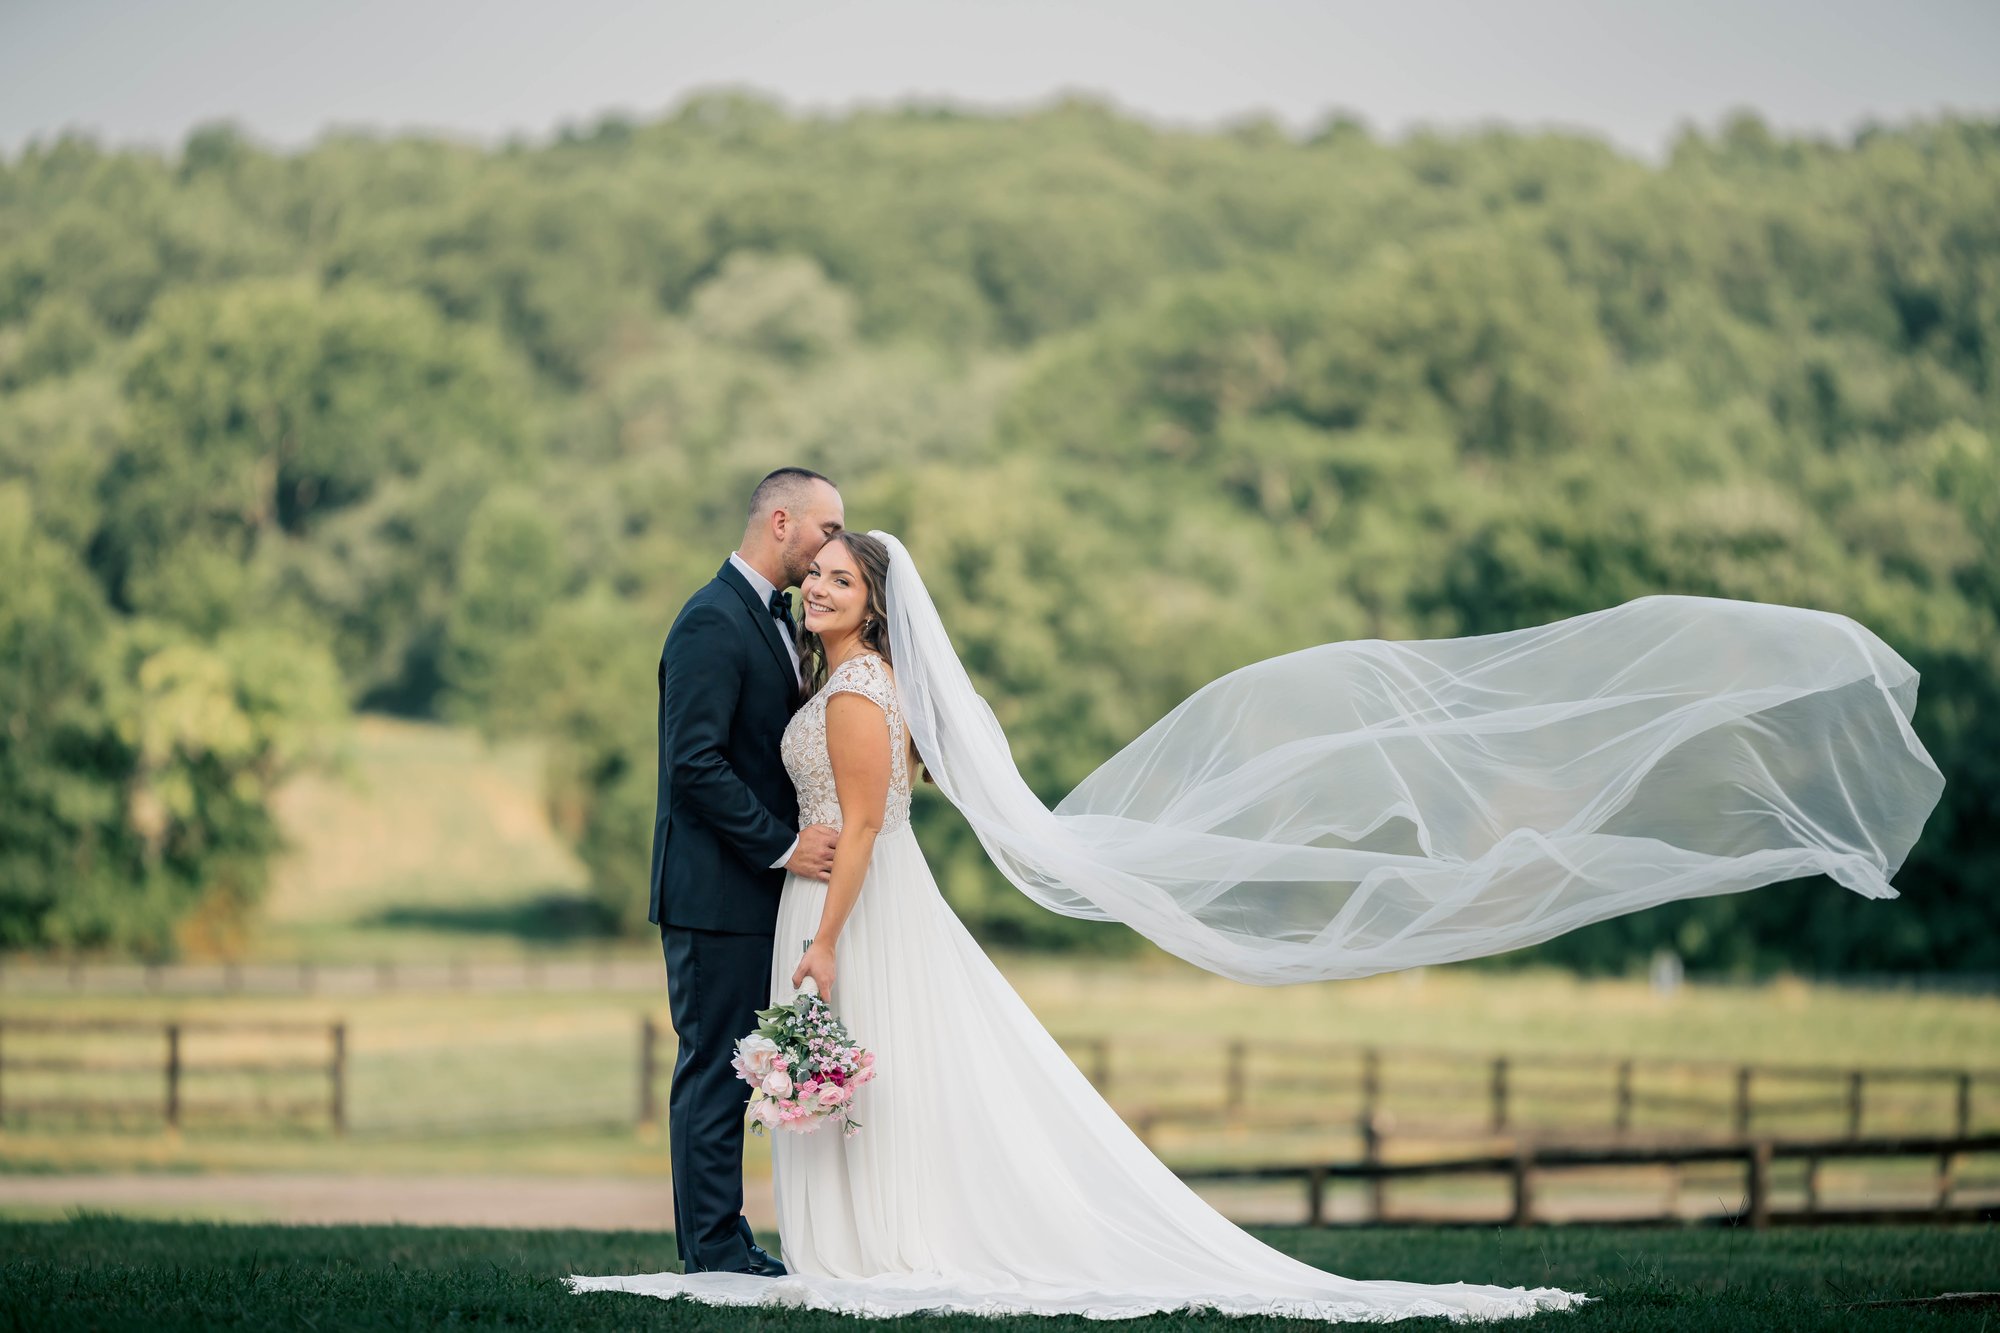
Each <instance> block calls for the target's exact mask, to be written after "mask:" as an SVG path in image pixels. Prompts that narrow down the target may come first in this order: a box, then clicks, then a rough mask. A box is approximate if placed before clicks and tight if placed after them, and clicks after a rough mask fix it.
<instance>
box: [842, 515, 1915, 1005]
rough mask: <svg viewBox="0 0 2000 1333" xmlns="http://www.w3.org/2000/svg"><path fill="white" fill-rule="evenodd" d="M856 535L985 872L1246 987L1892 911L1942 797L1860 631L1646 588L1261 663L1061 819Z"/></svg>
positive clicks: (1104, 771) (1760, 606)
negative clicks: (1746, 897) (1792, 884)
mask: <svg viewBox="0 0 2000 1333" xmlns="http://www.w3.org/2000/svg"><path fill="white" fill-rule="evenodd" d="M871 535H873V536H875V537H878V538H880V539H881V540H882V541H883V542H884V543H886V544H887V546H888V548H889V552H890V564H889V584H888V589H887V593H888V599H887V600H888V617H889V639H890V649H891V653H892V655H893V658H894V661H895V668H896V678H897V688H898V691H899V693H900V696H901V699H902V703H903V707H904V711H905V713H906V715H907V717H908V720H909V725H910V732H911V736H912V738H913V739H914V740H915V742H916V745H917V748H918V750H919V751H920V752H921V753H922V755H923V757H924V761H925V765H926V767H927V768H928V769H929V771H930V773H931V775H932V777H933V778H934V779H935V780H936V782H937V785H938V787H939V789H940V790H941V791H943V793H944V794H945V796H946V797H947V798H949V799H950V800H951V802H952V804H954V805H955V806H957V807H958V809H959V811H960V812H961V813H962V814H963V815H964V816H965V818H966V820H967V821H968V822H969V823H970V824H971V826H972V828H973V830H974V832H975V833H976V834H977V835H978V837H979V840H980V842H981V843H982V844H983V845H984V846H985V848H986V851H987V853H988V854H989V855H990V856H991V857H992V859H993V862H994V864H995V865H996V866H997V867H998V868H999V869H1000V871H1001V873H1002V874H1004V875H1005V876H1006V877H1007V878H1008V879H1009V880H1011V881H1012V882H1013V883H1014V884H1015V885H1016V886H1017V887H1018V888H1019V889H1020V890H1021V891H1022V892H1023V893H1026V894H1027V895H1028V896H1029V897H1030V898H1033V899H1034V900H1035V901H1036V902H1038V903H1040V904H1041V905H1042V906H1044V907H1046V908H1048V909H1049V910H1051V911H1054V912H1060V913H1062V914H1064V915H1067V916H1073V917H1082V918H1087V919H1091V920H1109V921H1120V922H1123V923H1124V924H1125V925H1127V926H1129V927H1131V928H1132V929H1134V930H1136V931H1138V932H1139V933H1140V934H1142V935H1144V936H1146V937H1147V938H1148V939H1151V940H1152V941H1154V942H1155V943H1157V944H1158V945H1160V946H1161V947H1162V948H1164V949H1166V950H1168V951H1169V952H1172V953H1174V954H1177V955H1179V956H1180V957H1182V958H1185V959H1187V960H1188V961H1190V962H1193V963H1196V964H1198V965H1200V966H1202V967H1204V968H1207V969H1209V970H1211V971H1214V972H1219V973H1221V974H1223V975H1225V976H1230V977H1234V978H1236V979H1237V980H1239V981H1245V982H1251V983H1255V984H1260V985H1279V984H1284V983H1288V982H1300V981H1317V980H1325V979H1330V978H1337V977H1360V976H1367V975H1370V974H1372V973H1377V972H1389V971H1394V970H1397V969H1401V968H1409V967H1416V966H1420V965H1423V964H1430V963H1446V962H1452V961H1454V960H1457V959H1462V958H1473V957H1478V956H1480V955H1484V954H1494V953H1500V952H1503V951H1505V950H1508V949H1516V948H1520V947H1521V946H1523V945H1528V944H1533V943H1536V942H1537V941H1540V940H1545V939H1548V938H1550V937H1551V936H1554V935H1559V934H1561V933H1563V932H1564V931H1568V930H1573V929H1575V928H1577V927H1578V926H1582V925H1586V924H1588V923H1590V922H1593V921H1601V920H1603V919H1605V918H1607V917H1612V916H1617V915H1620V914H1622V913H1625V912H1633V911H1638V910H1640V909H1641V908H1646V907H1652V906H1654V905H1656V904H1659V903H1665V902H1670V901H1673V900H1676V899H1682V898H1698V897H1703V896H1707V895H1710V894H1721V893H1736V892H1740V891H1742V890H1745V889H1752V888H1756V887H1758V886H1760V885H1764V884H1770V883H1773V882H1776V881H1780V880H1786V879H1792V878H1796V877H1798V876H1802V875H1812V874H1825V875H1827V876H1828V877H1829V878H1831V879H1833V880H1834V881H1835V882H1837V883H1839V884H1840V885H1842V886H1844V887H1846V888H1848V889H1851V890H1852V891H1854V892H1855V893H1859V894H1861V895H1862V896H1864V897H1869V898H1893V897H1895V896H1896V891H1895V890H1894V889H1893V888H1891V887H1890V884H1889V880H1890V877H1891V876H1893V875H1894V874H1895V872H1896V870H1897V869H1898V868H1899V867H1900V866H1901V865H1902V863H1903V860H1904V858H1905V857H1906V856H1907V855H1908V854H1909V851H1910V847H1911V845H1912V844H1913V843H1915V841H1916V838H1917V835H1918V833H1919V832H1920V831H1921V830H1922V828H1923V825H1924V820H1925V818H1926V817H1927V816H1928V815H1929V813H1930V811H1931V809H1932V807H1933V806H1935V805H1936V804H1937V800H1938V797H1939V795H1940V794H1941V793H1942V791H1943V789H1944V779H1943V777H1942V776H1941V775H1940V774H1939V772H1938V769H1937V766H1936V765H1935V764H1934V763H1933V762H1932V761H1931V758H1930V755H1929V754H1928V753H1926V752H1925V750H1924V747H1923V745H1922V744H1921V743H1920V742H1919V741H1918V739H1917V736H1916V733H1915V732H1914V731H1912V730H1911V727H1910V718H1911V715H1912V712H1913V710H1914V709H1915V706H1916V695H1917V673H1916V671H1915V670H1914V669H1912V668H1911V666H1910V665H1909V663H1907V662H1905V661H1904V660H1903V659H1902V658H1901V657H1900V656H1898V655H1897V654H1896V653H1895V651H1894V650H1892V649H1891V648H1890V647H1889V646H1888V645H1887V644H1885V643H1883V642H1882V641H1881V640H1880V639H1879V638H1877V637H1876V636H1875V635H1874V634H1872V633H1870V632H1869V631H1868V630H1867V629H1866V628H1864V627H1863V626H1861V625H1860V624H1858V623H1856V622H1855V621H1853V620H1851V619H1849V618H1847V617H1846V616H1842V615H1837V614H1834V613H1832V612H1826V611H1814V610H1808V609H1804V608H1799V607H1790V606H1778V605H1772V604H1768V603H1762V602H1742V601H1732V600H1728V599H1724V598H1711V597H1684V596H1654V597H1641V598H1638V599H1636V600H1634V601H1630V602H1626V603H1624V604H1623V605H1620V606H1615V607H1611V608H1609V609H1608V610H1603V611H1594V612H1590V613H1588V614H1585V615H1579V616H1573V617H1571V618H1569V619H1566V620H1559V621H1556V622H1554V623H1553V624H1548V625H1538V626H1533V627H1530V628H1525V629H1518V630H1510V631H1507V632H1504V633H1499V634H1486V635H1477V636H1472V637H1467V638H1458V639H1430V640H1413V641H1407V642H1391V641H1385V640H1379V639H1367V640H1358V641H1353V642H1345V643H1329V644H1323V645H1321V646H1319V647H1317V648H1308V649H1305V650H1303V651H1301V652H1296V653H1290V654H1287V655H1285V656H1282V657H1274V658H1271V659H1269V660H1266V661H1262V662H1255V663H1252V664H1250V665H1249V666H1246V667H1243V668H1241V669H1240V670H1237V671H1234V672H1231V673H1230V674H1229V675H1226V676H1223V677H1222V678H1221V679H1219V680H1216V681H1214V682H1212V683H1211V684H1209V685H1207V686H1205V687H1203V688H1202V689H1200V690H1198V691H1196V692H1195V694H1194V695H1193V696H1192V697H1190V698H1188V699H1187V700H1186V701H1184V702H1183V703H1181V704H1180V705H1179V706H1178V707H1176V708H1175V709H1174V710H1173V711H1172V712H1170V713H1168V714H1167V716H1165V717H1164V718H1162V719H1160V721H1159V722H1157V723H1155V724H1154V725H1153V726H1152V727H1151V728H1149V729H1148V730H1147V731H1146V732H1145V733H1144V734H1143V735H1141V736H1140V737H1139V738H1138V739H1136V740H1134V741H1133V742H1132V743H1131V744H1129V745H1127V746H1126V747H1125V748H1124V749H1123V750H1120V751H1119V752H1118V753H1117V754H1115V755H1113V756H1111V757H1110V758H1109V759H1108V760H1106V761H1105V763H1104V764H1103V765H1102V766H1100V767H1099V768H1098V769H1097V770H1096V771H1094V772H1092V773H1091V774H1090V775H1089V776H1088V777H1086V778H1085V779H1084V780H1083V781H1082V782H1081V783H1080V784H1078V786H1077V787H1076V789H1075V790H1074V791H1072V792H1070V794H1069V795H1068V796H1066V797H1064V798H1063V799H1062V801H1061V802H1059V803H1058V804H1057V805H1056V807H1055V808H1054V809H1053V810H1051V809H1049V808H1048V807H1047V806H1045V805H1043V804H1042V802H1041V801H1040V800H1039V799H1038V798H1037V797H1036V796H1035V794H1034V792H1033V791H1031V790H1030V789H1029V787H1028V785H1027V783H1026V782H1024V781H1023V780H1022V778H1021V774H1020V771H1019V770H1018V769H1017V768H1016V767H1015V765H1014V760H1013V756H1012V753H1011V752H1010V750H1009V748H1008V744H1007V738H1006V736H1005V735H1004V734H1003V733H1002V731H1001V729H1000V724H999V722H998V721H997V720H996V719H995V717H994V715H993V710H992V709H991V708H989V707H988V706H987V704H986V701H985V700H984V699H982V698H981V697H980V695H979V693H978V691H976V690H975V689H974V688H973V685H972V681H971V679H970V678H969V677H968V676H967V675H966V672H965V668H964V666H963V664H962V663H961V662H960V661H959V658H958V654H957V652H956V651H955V650H954V649H953V647H952V644H951V639H950V637H949V635H948V634H947V633H946V631H945V626H944V622H943V620H942V619H941V618H940V616H939V614H938V610H937V607H936V605H935V604H934V603H933V602H932V600H931V597H930V593H929V591H928V590H927V589H926V588H925V586H924V581H923V578H922V576H921V574H920V573H919V571H918V569H917V566H916V563H915V561H914V560H913V559H912V558H911V556H910V553H909V551H908V550H906V549H905V548H904V546H903V544H902V543H901V542H900V541H899V540H897V539H896V538H895V537H894V536H892V535H890V534H889V533H886V532H879V531H878V532H875V533H873V534H871Z"/></svg>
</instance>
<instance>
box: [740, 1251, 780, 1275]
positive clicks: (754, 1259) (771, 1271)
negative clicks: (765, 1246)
mask: <svg viewBox="0 0 2000 1333" xmlns="http://www.w3.org/2000/svg"><path fill="white" fill-rule="evenodd" d="M744 1271H745V1272H746V1273H749V1274H750V1275H751V1276H753V1277H783V1276H785V1272H786V1270H785V1266H784V1265H783V1264H781V1263H779V1262H778V1261H777V1260H776V1259H773V1258H772V1257H771V1256H770V1255H768V1254H766V1253H765V1252H764V1251H763V1250H761V1249H759V1248H758V1247H757V1246H755V1245H752V1246H751V1247H750V1267H748V1268H747V1269H745V1270H744Z"/></svg>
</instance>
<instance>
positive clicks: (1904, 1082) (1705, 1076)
mask: <svg viewBox="0 0 2000 1333" xmlns="http://www.w3.org/2000/svg"><path fill="white" fill-rule="evenodd" d="M1061 1040H1062V1044H1063V1046H1064V1047H1065V1049H1067V1050H1068V1051H1069V1052H1070V1055H1071V1057H1072V1058H1073V1059H1075V1060H1076V1061H1077V1063H1078V1065H1079V1066H1080V1067H1081V1068H1082V1069H1083V1071H1084V1072H1085V1073H1086V1074H1087V1075H1088V1076H1089V1078H1090V1079H1091V1081H1092V1083H1094V1084H1095V1085H1096V1087H1097V1089H1098V1091H1099V1092H1100V1093H1101V1094H1103V1095H1104V1096H1105V1097H1106V1098H1108V1099H1110V1100H1112V1101H1114V1102H1120V1104H1121V1109H1123V1110H1124V1111H1125V1113H1126V1114H1127V1116H1128V1117H1129V1118H1130V1119H1131V1120H1132V1121H1133V1123H1134V1124H1135V1126H1137V1127H1138V1128H1139V1130H1140V1132H1141V1134H1142V1135H1144V1136H1150V1135H1151V1134H1152V1133H1154V1132H1156V1131H1157V1130H1159V1129H1162V1128H1166V1127H1170V1126H1185V1127H1203V1126H1223V1127H1241V1128H1263V1129H1283V1128H1299V1129H1306V1128H1313V1127H1316V1126H1321V1125H1325V1124H1327V1123H1329V1121H1330V1120H1338V1121H1341V1122H1344V1123H1349V1124H1367V1125H1376V1126H1393V1127H1394V1128H1395V1129H1396V1130H1397V1132H1399V1133H1401V1134H1404V1135H1418V1134H1431V1135H1435V1136H1437V1137H1465V1136H1468V1135H1486V1136H1520V1135H1534V1134H1537V1133H1559V1134H1563V1135H1566V1136H1575V1135H1578V1134H1592V1135H1608V1136H1609V1137H1611V1138H1613V1139H1619V1138H1625V1137H1629V1136H1632V1135H1634V1134H1640V1133H1647V1134H1652V1135H1654V1136H1658V1135H1659V1134H1661V1133H1662V1132H1664V1131H1666V1130H1668V1129H1679V1130H1682V1131H1685V1132H1706V1133H1711V1134H1712V1133H1715V1132H1725V1133H1728V1134H1730V1135H1733V1136H1736V1137H1739V1138H1740V1137H1748V1136H1751V1135H1753V1134H1756V1133H1757V1132H1759V1131H1760V1130H1761V1131H1763V1132H1766V1133H1773V1132H1777V1131H1778V1130H1779V1129H1781V1128H1785V1127H1786V1126H1785V1125H1784V1122H1785V1121H1788V1120H1789V1121H1793V1122H1796V1121H1799V1120H1801V1119H1802V1118H1806V1117H1812V1116H1818V1117H1820V1118H1821V1119H1822V1120H1826V1121H1830V1122H1831V1123H1832V1124H1834V1125H1836V1126H1838V1128H1839V1130H1840V1132H1843V1133H1844V1134H1845V1137H1846V1138H1848V1139H1850V1140H1851V1139H1858V1138H1860V1137H1862V1136H1863V1134H1864V1133H1865V1132H1866V1131H1867V1129H1868V1127H1869V1121H1870V1119H1871V1118H1874V1119H1880V1118H1881V1116H1882V1113H1883V1111H1884V1110H1885V1109H1888V1110H1894V1111H1896V1112H1898V1113H1899V1118H1900V1119H1901V1120H1903V1121H1920V1122H1928V1123H1929V1124H1930V1125H1932V1126H1934V1127H1935V1128H1936V1129H1937V1130H1938V1131H1939V1132H1943V1131H1945V1130H1948V1131H1949V1132H1950V1133H1952V1134H1955V1135H1957V1136H1959V1137H1965V1136H1967V1135H1970V1134H1972V1133H1974V1132H1975V1131H1977V1130H1979V1129H1981V1128H1982V1127H1986V1126H1988V1125H1989V1123H1990V1122H1994V1121H2000V1069H1996V1068H1977V1067H1970V1066H1929V1065H1925V1066H1912V1065H1902V1066H1898V1065H1869V1066H1839V1065H1828V1064H1782V1063H1751V1062H1736V1061H1725V1060H1705V1059H1683V1058H1671V1057H1650V1058H1648V1057H1621V1056H1589V1055H1533V1054H1527V1055H1522V1054H1474V1053H1469V1052H1465V1051H1452V1050H1447V1049H1443V1048H1437V1047H1395V1048H1382V1047H1376V1046H1366V1045H1349V1044H1331V1043H1329V1044H1326V1045H1316V1046H1307V1047H1301V1046H1299V1045H1298V1044H1296V1043H1290V1042H1286V1043H1279V1042H1270V1041H1252V1040H1247V1039H1226V1040H1225V1039H1216V1040H1211V1041H1207V1042H1202V1041H1189V1040H1177V1041H1176V1042H1175V1043H1174V1048H1175V1059H1176V1063H1175V1066H1174V1067H1173V1068H1172V1069H1166V1068H1162V1067H1160V1066H1159V1064H1158V1061H1157V1058H1156V1057H1155V1056H1154V1054H1153V1052H1152V1051H1150V1050H1149V1049H1148V1047H1147V1044H1146V1043H1142V1042H1139V1041H1137V1040H1131V1041H1126V1042H1114V1039H1112V1038H1108V1037H1103V1036H1070V1037H1065V1038H1062V1039H1061ZM1121 1049H1122V1050H1124V1052H1125V1055H1124V1058H1123V1059H1121V1060H1114V1054H1116V1053H1118V1052H1119V1051H1120V1050H1121ZM1127 1087H1130V1088H1131V1089H1132V1090H1133V1092H1134V1094H1135V1096H1134V1097H1128V1098H1124V1099H1123V1100H1122V1101H1121V1098H1120V1096H1119V1094H1120V1093H1122V1092H1123V1091H1124V1090H1125V1089H1126V1088H1127ZM1190 1089H1192V1090H1193V1095H1192V1096H1189V1095H1186V1094H1187V1093H1188V1092H1189V1090H1190ZM1300 1091H1310V1092H1315V1093H1320V1094H1344V1095H1345V1096H1346V1097H1347V1098H1348V1099H1349V1100H1348V1102H1347V1103H1346V1104H1344V1105H1343V1106H1342V1107H1341V1110H1340V1112H1339V1114H1338V1115H1333V1116H1330V1115H1329V1114H1328V1113H1327V1112H1326V1111H1324V1110H1320V1111H1318V1112H1317V1113H1301V1112H1300V1111H1299V1110H1297V1109H1296V1107H1297V1098H1296V1094H1297V1093H1298V1092H1300ZM1175 1094H1181V1095H1179V1096H1176V1095H1175ZM1321 1105H1324V1101H1323V1100H1322V1103H1321ZM1688 1113H1693V1119H1694V1122H1695V1123H1692V1124H1690V1123H1688ZM1675 1117H1678V1119H1679V1121H1680V1123H1679V1124H1676V1125H1664V1124H1661V1123H1659V1122H1660V1121H1662V1120H1663V1119H1671V1118H1675ZM1642 1119H1645V1120H1649V1121H1652V1122H1654V1123H1650V1124H1646V1125H1642V1124H1641V1120H1642ZM1992 1127H1995V1128H2000V1125H1992ZM1790 1128H1792V1129H1793V1130H1795V1131H1799V1130H1801V1129H1802V1127H1801V1126H1798V1125H1797V1124H1794V1125H1792V1126H1790ZM1812 1128H1820V1127H1819V1126H1814V1127H1812ZM1892 1128H1894V1129H1895V1130H1896V1131H1898V1132H1908V1130H1909V1125H1908V1124H1907V1123H1899V1124H1896V1125H1894V1126H1893V1127H1892Z"/></svg>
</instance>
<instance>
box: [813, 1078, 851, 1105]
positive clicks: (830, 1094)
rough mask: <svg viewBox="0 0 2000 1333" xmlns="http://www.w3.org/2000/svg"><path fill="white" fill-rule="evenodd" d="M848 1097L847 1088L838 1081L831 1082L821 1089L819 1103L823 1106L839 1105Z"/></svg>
mask: <svg viewBox="0 0 2000 1333" xmlns="http://www.w3.org/2000/svg"><path fill="white" fill-rule="evenodd" d="M847 1097H848V1092H847V1089H846V1088H843V1087H841V1086H840V1085H839V1084H837V1083H835V1084H829V1085H828V1086H826V1087H824V1088H821V1089H820V1090H819V1104H820V1105H821V1106H838V1105H840V1104H841V1103H842V1102H844V1101H846V1100H847Z"/></svg>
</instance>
